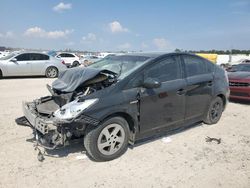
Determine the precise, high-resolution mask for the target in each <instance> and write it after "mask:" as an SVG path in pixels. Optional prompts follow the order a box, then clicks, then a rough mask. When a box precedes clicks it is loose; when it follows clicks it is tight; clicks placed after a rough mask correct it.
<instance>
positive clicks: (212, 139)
mask: <svg viewBox="0 0 250 188" xmlns="http://www.w3.org/2000/svg"><path fill="white" fill-rule="evenodd" d="M212 141H215V142H217V144H220V143H221V138H212V137H209V136H207V138H206V142H212Z"/></svg>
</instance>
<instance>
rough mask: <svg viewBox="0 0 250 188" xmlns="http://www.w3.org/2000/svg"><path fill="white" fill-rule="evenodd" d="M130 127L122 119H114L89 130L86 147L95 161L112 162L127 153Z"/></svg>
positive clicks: (85, 138) (85, 141) (85, 142)
mask: <svg viewBox="0 0 250 188" xmlns="http://www.w3.org/2000/svg"><path fill="white" fill-rule="evenodd" d="M128 140H129V126H128V123H127V121H126V120H125V119H124V118H122V117H113V118H110V119H108V120H106V121H105V122H103V123H102V124H101V125H100V126H98V127H96V128H94V129H93V128H90V129H88V130H87V132H86V135H85V137H84V146H85V149H86V150H87V153H88V154H89V155H90V156H91V157H92V158H93V159H94V160H95V161H110V160H113V159H116V158H118V157H120V156H121V155H122V154H123V153H125V152H126V150H127V147H128Z"/></svg>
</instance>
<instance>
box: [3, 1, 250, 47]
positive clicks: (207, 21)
mask: <svg viewBox="0 0 250 188" xmlns="http://www.w3.org/2000/svg"><path fill="white" fill-rule="evenodd" d="M0 18H1V19H0V20H1V21H0V46H8V47H21V48H35V49H48V50H59V49H72V50H88V51H120V50H126V51H131V50H135V51H173V50H174V49H176V48H178V49H183V50H209V49H217V50H219V49H221V50H227V49H232V48H235V49H250V0H209V1H208V0H63V1H62V0H22V1H20V0H1V1H0Z"/></svg>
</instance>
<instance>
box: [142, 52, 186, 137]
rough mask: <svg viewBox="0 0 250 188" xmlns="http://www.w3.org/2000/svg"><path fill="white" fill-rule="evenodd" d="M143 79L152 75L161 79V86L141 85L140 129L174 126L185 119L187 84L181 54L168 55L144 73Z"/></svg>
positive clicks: (156, 78) (147, 129) (143, 130)
mask: <svg viewBox="0 0 250 188" xmlns="http://www.w3.org/2000/svg"><path fill="white" fill-rule="evenodd" d="M143 75H144V76H143V77H144V80H145V79H147V78H153V79H155V80H158V81H159V82H161V86H160V87H159V88H154V89H146V88H142V89H141V94H140V126H141V132H142V133H143V132H148V131H151V130H153V129H158V128H162V127H169V128H171V126H173V125H174V124H178V123H180V122H182V121H183V120H184V116H185V87H186V81H185V79H183V74H182V67H181V64H180V57H179V56H177V55H171V56H168V57H166V58H164V59H162V60H160V61H158V62H155V63H154V64H153V65H151V66H150V67H148V68H146V69H145V70H144V73H143Z"/></svg>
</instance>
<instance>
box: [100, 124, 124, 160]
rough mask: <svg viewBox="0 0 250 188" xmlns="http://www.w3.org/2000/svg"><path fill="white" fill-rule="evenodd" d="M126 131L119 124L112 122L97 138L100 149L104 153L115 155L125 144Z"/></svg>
mask: <svg viewBox="0 0 250 188" xmlns="http://www.w3.org/2000/svg"><path fill="white" fill-rule="evenodd" d="M124 141H125V131H124V129H123V127H122V126H121V125H119V124H110V125H108V126H106V127H105V128H104V129H103V130H102V131H101V133H100V135H99V137H98V140H97V147H98V150H99V151H100V152H101V153H102V154H104V155H113V154H114V153H116V152H117V151H119V149H120V148H121V146H122V145H123V143H124Z"/></svg>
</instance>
